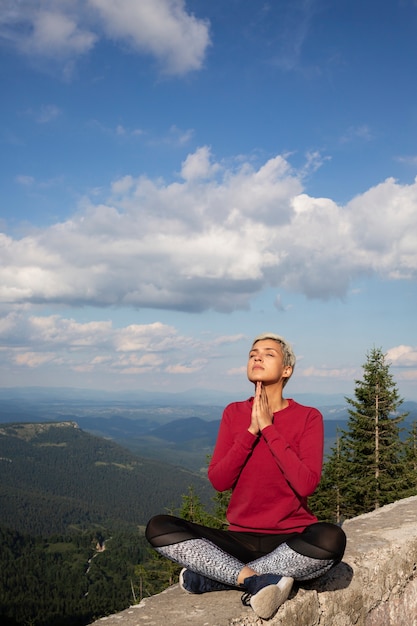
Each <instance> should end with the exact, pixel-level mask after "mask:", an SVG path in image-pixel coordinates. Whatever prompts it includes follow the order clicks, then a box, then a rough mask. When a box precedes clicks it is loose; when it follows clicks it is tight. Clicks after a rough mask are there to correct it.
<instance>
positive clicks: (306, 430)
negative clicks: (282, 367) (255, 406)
mask: <svg viewBox="0 0 417 626" xmlns="http://www.w3.org/2000/svg"><path fill="white" fill-rule="evenodd" d="M288 402H289V405H288V407H287V408H285V409H283V410H281V411H278V412H277V413H274V422H273V424H272V425H271V426H267V427H266V428H264V429H263V431H262V434H261V435H259V436H255V435H252V433H250V432H249V431H248V428H249V425H250V422H251V412H252V403H253V398H250V399H249V400H246V401H244V402H234V403H233V404H229V405H228V406H227V407H226V409H225V410H224V413H223V418H222V421H221V423H220V429H219V434H218V438H217V442H216V446H215V448H214V452H213V456H212V459H211V462H210V465H209V469H208V476H209V480H210V482H211V483H212V485H213V487H214V488H215V489H217V490H218V491H226V490H227V489H232V490H233V491H232V496H231V499H230V504H229V507H228V510H227V520H228V522H229V530H235V531H246V532H260V533H277V534H278V533H288V532H301V531H302V530H304V528H305V527H306V526H308V525H310V524H312V523H314V522H316V521H317V518H316V517H315V515H313V513H312V512H311V511H310V510H309V508H308V506H307V496H309V495H311V494H312V493H313V492H314V490H315V489H316V487H317V485H318V484H319V481H320V475H321V469H322V462H323V417H322V415H321V413H320V412H319V411H318V410H317V409H313V408H310V407H305V406H302V405H301V404H298V403H297V402H295V401H294V400H289V401H288Z"/></svg>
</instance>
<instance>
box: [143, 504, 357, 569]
mask: <svg viewBox="0 0 417 626" xmlns="http://www.w3.org/2000/svg"><path fill="white" fill-rule="evenodd" d="M146 539H147V540H148V541H149V543H150V544H151V545H152V546H153V547H154V548H161V547H164V546H170V545H173V544H176V543H180V542H182V541H186V540H187V539H208V540H209V541H211V542H212V543H214V544H215V545H216V546H218V547H219V548H221V549H222V550H223V551H224V552H226V553H227V554H230V555H232V556H234V557H235V558H237V559H239V561H242V563H249V562H250V561H253V560H255V559H258V558H260V557H262V556H265V555H266V554H269V553H270V552H272V551H273V550H275V549H276V548H277V547H278V546H279V545H281V544H282V543H286V544H287V545H288V546H289V547H290V548H292V549H293V550H294V551H295V552H297V553H298V554H302V555H304V556H307V557H311V558H313V559H331V560H333V561H334V564H336V563H339V562H340V561H341V560H342V557H343V554H344V551H345V547H346V535H345V533H344V532H343V530H342V529H341V528H340V527H339V526H336V525H335V524H330V523H328V522H317V523H315V524H311V525H310V526H308V527H307V528H306V529H305V530H304V531H303V532H301V533H288V534H277V535H270V534H266V533H248V532H235V531H231V530H220V529H217V528H209V527H207V526H202V525H201V524H195V523H193V522H188V521H186V520H184V519H181V518H179V517H174V516H172V515H157V516H155V517H153V518H152V519H151V520H150V521H149V523H148V525H147V527H146Z"/></svg>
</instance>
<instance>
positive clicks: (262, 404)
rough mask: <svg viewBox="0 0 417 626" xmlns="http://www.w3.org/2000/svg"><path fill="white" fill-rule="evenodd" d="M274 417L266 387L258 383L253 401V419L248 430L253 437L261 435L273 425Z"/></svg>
mask: <svg viewBox="0 0 417 626" xmlns="http://www.w3.org/2000/svg"><path fill="white" fill-rule="evenodd" d="M272 417H273V413H272V411H271V409H270V408H269V402H268V396H267V395H266V390H265V387H264V386H263V384H262V383H261V382H260V381H258V382H257V383H256V389H255V397H254V399H253V406H252V419H251V423H250V426H249V428H248V430H249V432H250V433H252V434H253V435H259V433H260V432H261V431H262V430H263V429H264V428H265V427H266V426H270V425H271V424H272Z"/></svg>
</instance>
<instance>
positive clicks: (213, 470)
mask: <svg viewBox="0 0 417 626" xmlns="http://www.w3.org/2000/svg"><path fill="white" fill-rule="evenodd" d="M232 413H233V410H232V409H231V408H230V405H229V407H226V409H225V411H224V413H223V417H222V420H221V422H220V428H219V433H218V436H217V441H216V445H215V447H214V451H213V456H212V458H211V461H210V464H209V468H208V478H209V480H210V482H211V484H212V485H213V487H214V488H215V489H216V490H217V491H227V489H232V487H234V485H235V483H236V481H237V479H238V478H239V474H240V472H241V470H242V468H243V466H244V465H245V463H246V461H247V459H248V457H249V456H250V454H251V452H252V450H253V448H254V446H255V444H256V442H257V441H258V437H256V436H255V435H253V434H252V433H250V432H249V431H248V430H244V431H242V432H240V433H235V432H233V430H232V428H231V421H232V417H233V415H232Z"/></svg>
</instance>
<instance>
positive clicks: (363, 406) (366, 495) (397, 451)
mask: <svg viewBox="0 0 417 626" xmlns="http://www.w3.org/2000/svg"><path fill="white" fill-rule="evenodd" d="M363 372H364V373H363V380H356V381H355V399H351V398H346V400H347V402H348V404H349V405H350V406H351V407H352V408H351V409H349V410H348V412H349V421H348V427H347V430H346V431H343V434H342V438H343V459H344V462H343V477H342V499H343V507H342V508H343V509H344V510H345V512H346V516H347V517H351V516H352V515H358V514H361V513H365V512H367V511H371V510H373V509H377V508H378V507H380V506H382V505H384V504H388V503H389V502H393V501H394V500H396V499H398V498H399V497H402V495H403V493H404V490H405V489H406V484H405V477H404V464H403V462H402V443H401V440H400V430H401V429H400V426H399V424H400V422H402V420H403V419H404V417H405V416H406V415H407V414H399V413H398V408H399V407H400V405H401V404H402V402H403V400H402V399H401V398H400V397H399V394H398V390H397V386H396V383H395V382H394V380H393V377H392V375H391V374H390V372H389V364H388V363H386V361H385V355H384V354H383V352H382V350H381V349H380V348H373V349H372V350H371V351H370V352H369V353H368V354H367V360H366V362H365V364H364V365H363Z"/></svg>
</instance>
